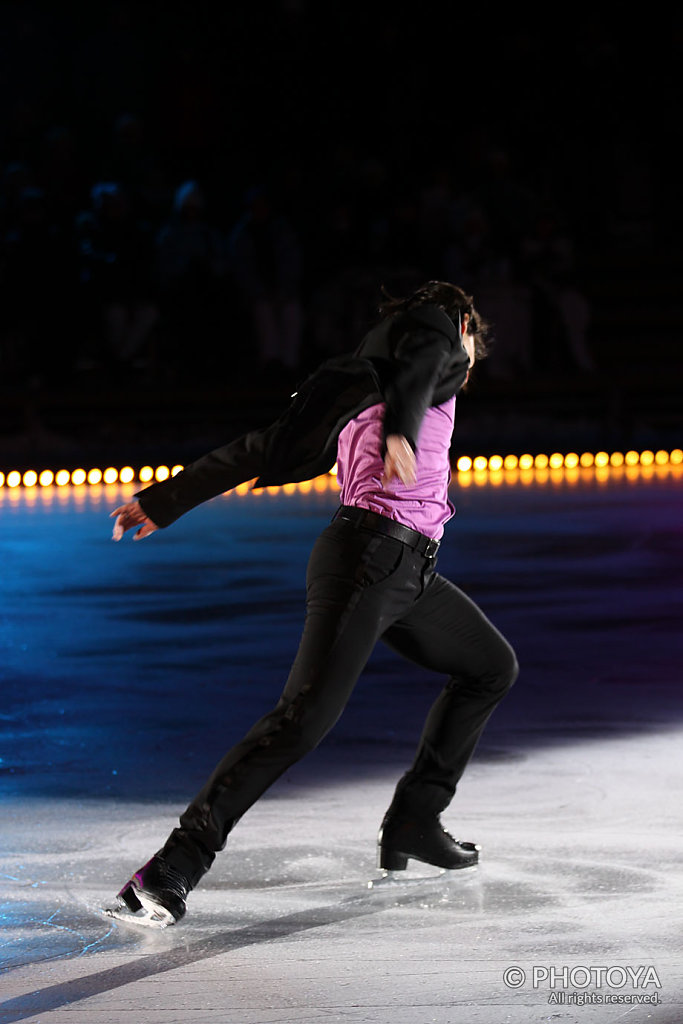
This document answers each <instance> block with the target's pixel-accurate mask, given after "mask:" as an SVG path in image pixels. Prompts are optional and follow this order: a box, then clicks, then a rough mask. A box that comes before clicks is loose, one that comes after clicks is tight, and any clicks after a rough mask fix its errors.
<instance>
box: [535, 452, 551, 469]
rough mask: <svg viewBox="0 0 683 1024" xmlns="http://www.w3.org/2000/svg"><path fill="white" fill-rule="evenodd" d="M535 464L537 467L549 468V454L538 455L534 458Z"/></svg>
mask: <svg viewBox="0 0 683 1024" xmlns="http://www.w3.org/2000/svg"><path fill="white" fill-rule="evenodd" d="M534 466H535V467H536V469H547V468H548V456H547V455H537V456H536V458H535V459H534Z"/></svg>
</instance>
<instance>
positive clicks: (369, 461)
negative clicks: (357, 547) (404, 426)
mask: <svg viewBox="0 0 683 1024" xmlns="http://www.w3.org/2000/svg"><path fill="white" fill-rule="evenodd" d="M454 416H455V396H454V397H453V398H449V400H448V401H447V402H444V403H443V405H438V406H433V407H432V408H430V409H428V410H427V412H426V413H425V417H424V419H423V421H422V425H421V427H420V433H419V434H418V437H417V451H416V453H415V456H416V466H415V473H416V477H417V480H416V482H415V483H414V484H402V483H401V481H400V480H399V479H398V478H396V477H394V479H393V480H392V481H391V482H390V483H388V484H387V486H386V488H385V487H383V486H382V474H383V473H384V461H383V459H382V457H381V455H380V452H381V450H382V436H383V435H382V429H383V421H384V402H380V403H379V404H378V405H372V406H370V408H369V409H366V410H365V411H364V412H362V413H361V414H360V416H356V418H355V419H353V420H351V422H350V423H347V425H346V426H345V427H344V429H343V430H342V432H341V434H340V435H339V442H338V444H337V480H338V482H339V485H340V487H341V503H342V505H355V506H356V507H357V508H367V509H369V510H370V511H371V512H378V513H379V514H380V515H382V516H387V517H388V518H389V519H394V520H396V522H397V523H402V524H403V526H409V527H410V528H411V529H413V530H417V531H418V532H419V533H423V534H425V535H426V536H427V537H433V538H434V540H440V539H441V536H442V534H443V528H444V524H445V523H446V522H447V521H448V520H449V519H450V518H451V516H453V515H454V514H455V508H454V507H453V505H452V504H451V503H450V501H449V500H448V484H449V482H450V479H451V467H450V461H449V458H448V452H449V448H450V444H451V435H452V434H453V419H454Z"/></svg>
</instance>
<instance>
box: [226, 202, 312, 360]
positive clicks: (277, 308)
mask: <svg viewBox="0 0 683 1024" xmlns="http://www.w3.org/2000/svg"><path fill="white" fill-rule="evenodd" d="M245 205H246V209H245V211H244V214H243V216H242V218H241V219H240V220H239V221H238V223H237V224H236V226H235V228H234V229H233V232H232V235H231V238H230V256H231V265H232V271H233V275H234V278H235V281H236V283H237V285H238V288H239V289H240V292H241V294H242V296H243V298H244V300H245V302H246V304H247V308H248V309H249V311H250V314H251V317H252V320H253V325H254V331H255V334H256V342H257V346H258V357H259V360H260V363H261V365H262V366H263V367H270V368H271V369H274V370H277V369H278V368H280V367H285V368H286V369H287V370H296V369H297V367H298V366H299V363H300V359H301V338H302V320H303V316H302V305H301V293H300V289H301V247H300V244H299V239H298V237H297V234H296V232H295V230H294V227H293V225H292V224H291V223H290V221H289V220H288V218H287V217H285V216H283V215H282V214H279V213H276V212H275V211H274V210H273V207H272V204H271V200H270V196H269V194H268V192H267V191H266V189H265V188H263V187H254V188H252V189H250V190H249V192H248V193H247V196H246V202H245Z"/></svg>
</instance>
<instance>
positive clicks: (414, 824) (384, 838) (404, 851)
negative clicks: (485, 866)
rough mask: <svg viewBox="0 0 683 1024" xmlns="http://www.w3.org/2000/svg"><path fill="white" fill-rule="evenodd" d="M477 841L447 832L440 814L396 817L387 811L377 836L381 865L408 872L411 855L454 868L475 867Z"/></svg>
mask: <svg viewBox="0 0 683 1024" xmlns="http://www.w3.org/2000/svg"><path fill="white" fill-rule="evenodd" d="M480 849H481V847H480V846H479V845H478V844H477V843H467V842H459V841H458V840H456V839H454V838H453V836H452V835H451V834H450V833H449V832H447V831H446V829H445V828H444V827H443V825H442V824H441V822H440V820H439V817H438V815H431V816H428V817H423V818H419V817H407V816H406V817H400V818H399V817H394V816H393V815H389V814H386V815H385V816H384V821H383V822H382V827H381V828H380V830H379V836H378V839H377V866H378V867H379V868H383V869H384V870H385V871H405V869H406V867H407V864H408V858H412V859H413V860H419V861H421V862H422V863H423V864H433V865H434V866H435V867H439V868H445V869H446V870H454V869H456V868H468V867H472V866H473V865H474V864H476V863H477V862H478V860H479V850H480Z"/></svg>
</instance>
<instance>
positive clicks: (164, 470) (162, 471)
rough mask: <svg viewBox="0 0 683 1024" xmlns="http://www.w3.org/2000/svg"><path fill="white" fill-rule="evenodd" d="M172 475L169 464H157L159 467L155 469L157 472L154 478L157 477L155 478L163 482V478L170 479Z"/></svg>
mask: <svg viewBox="0 0 683 1024" xmlns="http://www.w3.org/2000/svg"><path fill="white" fill-rule="evenodd" d="M170 475H171V470H170V469H169V468H168V466H157V468H156V470H155V473H154V478H155V480H158V481H159V482H161V481H162V480H168V478H169V477H170Z"/></svg>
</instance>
